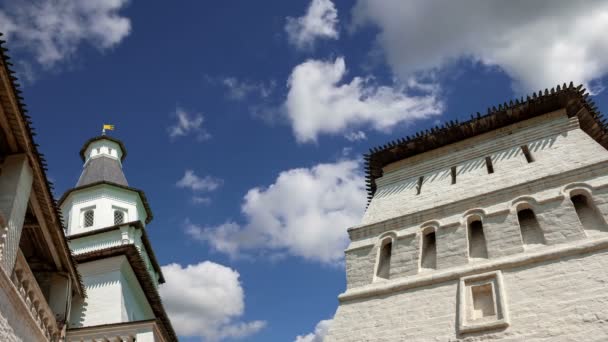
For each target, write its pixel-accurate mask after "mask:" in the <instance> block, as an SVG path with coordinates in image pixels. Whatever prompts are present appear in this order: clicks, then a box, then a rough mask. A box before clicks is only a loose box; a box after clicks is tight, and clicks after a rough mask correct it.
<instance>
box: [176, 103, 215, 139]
mask: <svg viewBox="0 0 608 342" xmlns="http://www.w3.org/2000/svg"><path fill="white" fill-rule="evenodd" d="M174 116H175V118H176V119H177V122H175V124H173V125H171V126H169V128H168V129H167V132H168V133H169V137H170V138H172V139H174V138H177V137H184V136H187V135H194V136H195V138H196V140H198V141H203V140H207V139H210V138H211V134H209V133H208V132H207V131H206V130H205V129H204V127H203V122H204V121H205V119H204V118H203V115H202V114H200V113H188V112H186V111H185V110H184V109H182V108H177V109H176V110H175V114H174Z"/></svg>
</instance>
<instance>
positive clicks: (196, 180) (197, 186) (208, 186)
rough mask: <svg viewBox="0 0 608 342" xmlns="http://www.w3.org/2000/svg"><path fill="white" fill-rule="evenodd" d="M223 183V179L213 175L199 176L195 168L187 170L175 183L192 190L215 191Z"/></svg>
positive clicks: (179, 186)
mask: <svg viewBox="0 0 608 342" xmlns="http://www.w3.org/2000/svg"><path fill="white" fill-rule="evenodd" d="M222 183H223V181H222V180H221V179H217V178H213V177H211V176H205V177H199V176H197V175H196V174H195V173H194V171H193V170H186V171H185V172H184V176H183V177H182V178H181V179H180V180H179V181H177V183H176V184H175V185H176V186H177V187H178V188H187V189H190V190H192V191H213V190H215V189H217V188H218V187H220V185H222Z"/></svg>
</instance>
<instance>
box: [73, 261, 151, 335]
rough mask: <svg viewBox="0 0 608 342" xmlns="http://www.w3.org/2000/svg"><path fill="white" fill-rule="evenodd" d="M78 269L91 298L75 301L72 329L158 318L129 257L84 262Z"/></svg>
mask: <svg viewBox="0 0 608 342" xmlns="http://www.w3.org/2000/svg"><path fill="white" fill-rule="evenodd" d="M78 270H79V271H80V273H81V275H82V278H83V281H84V284H85V288H86V291H87V298H86V299H84V301H81V300H77V301H75V302H73V303H72V312H71V316H70V328H78V327H85V326H94V325H101V324H112V323H121V322H129V321H131V318H133V319H138V320H146V319H152V318H154V315H153V314H152V309H151V308H150V306H149V304H148V303H147V302H146V301H145V300H143V301H142V296H143V295H144V294H143V290H142V289H141V287H140V285H139V283H137V279H136V278H135V276H134V274H133V270H132V269H131V266H130V264H129V262H128V260H127V258H126V257H125V256H116V257H111V258H107V259H100V260H95V261H91V262H86V263H82V264H79V265H78ZM126 307H128V312H127V310H126V309H125V308H126ZM129 313H130V314H131V317H129Z"/></svg>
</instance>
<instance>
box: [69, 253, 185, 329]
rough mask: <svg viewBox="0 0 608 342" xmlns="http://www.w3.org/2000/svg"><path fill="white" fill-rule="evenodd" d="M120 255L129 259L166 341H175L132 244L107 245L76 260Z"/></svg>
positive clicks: (81, 255)
mask: <svg viewBox="0 0 608 342" xmlns="http://www.w3.org/2000/svg"><path fill="white" fill-rule="evenodd" d="M120 255H124V256H125V257H126V258H127V260H128V261H129V264H130V265H131V268H132V269H133V272H134V273H135V276H136V277H137V280H138V282H139V284H140V286H141V288H142V290H143V291H144V294H145V295H146V299H147V300H148V303H150V307H152V311H153V312H154V316H156V319H157V321H158V323H159V325H160V326H161V327H162V329H161V330H162V332H163V334H164V335H165V337H166V339H167V341H177V335H176V334H175V331H174V330H173V326H172V325H171V321H170V320H169V317H168V316H167V313H166V312H165V308H164V307H163V303H162V300H161V298H160V295H159V293H158V289H157V288H156V286H155V285H154V282H153V280H152V278H151V277H150V273H149V272H148V270H147V269H146V264H145V262H144V260H143V259H142V257H141V255H140V254H139V251H138V250H137V248H136V247H135V246H134V245H133V244H126V245H120V246H115V247H109V248H104V249H99V250H95V251H91V252H87V253H83V254H79V255H77V256H76V261H78V262H79V263H85V262H90V261H95V260H99V259H105V258H111V257H115V256H120Z"/></svg>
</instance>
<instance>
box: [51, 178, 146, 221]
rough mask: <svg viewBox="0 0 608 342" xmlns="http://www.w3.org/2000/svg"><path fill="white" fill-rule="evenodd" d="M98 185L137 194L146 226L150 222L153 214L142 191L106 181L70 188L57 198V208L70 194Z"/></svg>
mask: <svg viewBox="0 0 608 342" xmlns="http://www.w3.org/2000/svg"><path fill="white" fill-rule="evenodd" d="M98 185H111V186H114V187H117V188H120V189H124V190H129V191H133V192H136V193H137V194H139V198H141V202H142V203H143V205H144V209H145V210H146V215H147V217H146V224H148V223H150V221H152V219H153V218H154V216H153V214H152V209H151V208H150V203H149V202H148V198H147V197H146V194H145V193H144V192H143V190H139V189H137V188H133V187H130V186H126V185H121V184H117V183H113V182H107V181H99V182H94V183H89V184H87V185H83V186H77V187H75V188H71V189H70V190H68V191H66V192H65V193H64V194H63V195H61V198H59V201H58V204H59V206H61V204H63V202H64V201H65V200H66V199H67V198H68V197H69V196H70V194H72V193H73V192H75V191H78V190H82V189H87V188H92V187H95V186H98Z"/></svg>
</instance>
